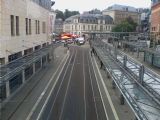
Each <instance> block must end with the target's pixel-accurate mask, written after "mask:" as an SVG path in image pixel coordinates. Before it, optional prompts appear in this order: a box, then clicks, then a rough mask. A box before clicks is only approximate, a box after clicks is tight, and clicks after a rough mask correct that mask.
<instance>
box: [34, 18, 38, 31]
mask: <svg viewBox="0 0 160 120" xmlns="http://www.w3.org/2000/svg"><path fill="white" fill-rule="evenodd" d="M37 24H38V22H37V20H35V27H36V29H35V30H36V34H38V30H37V26H38V25H37Z"/></svg>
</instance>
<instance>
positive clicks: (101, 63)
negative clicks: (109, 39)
mask: <svg viewBox="0 0 160 120" xmlns="http://www.w3.org/2000/svg"><path fill="white" fill-rule="evenodd" d="M100 65H101V66H100V69H102V67H103V62H102V61H100Z"/></svg>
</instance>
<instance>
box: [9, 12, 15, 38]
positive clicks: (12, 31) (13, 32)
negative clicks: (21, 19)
mask: <svg viewBox="0 0 160 120" xmlns="http://www.w3.org/2000/svg"><path fill="white" fill-rule="evenodd" d="M10 19H11V36H14V35H15V30H14V16H13V15H11V16H10Z"/></svg>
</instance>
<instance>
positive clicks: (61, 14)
mask: <svg viewBox="0 0 160 120" xmlns="http://www.w3.org/2000/svg"><path fill="white" fill-rule="evenodd" d="M55 12H56V13H57V15H56V18H61V19H62V20H63V21H64V20H65V19H67V18H69V17H71V16H73V15H77V14H80V13H79V11H69V10H68V9H66V10H65V11H64V12H63V11H60V10H55Z"/></svg>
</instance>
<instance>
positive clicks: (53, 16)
mask: <svg viewBox="0 0 160 120" xmlns="http://www.w3.org/2000/svg"><path fill="white" fill-rule="evenodd" d="M49 17H50V20H49V21H50V22H49V28H50V31H49V33H54V28H55V20H56V13H55V12H54V11H53V10H52V11H51V12H50V15H49Z"/></svg>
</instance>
